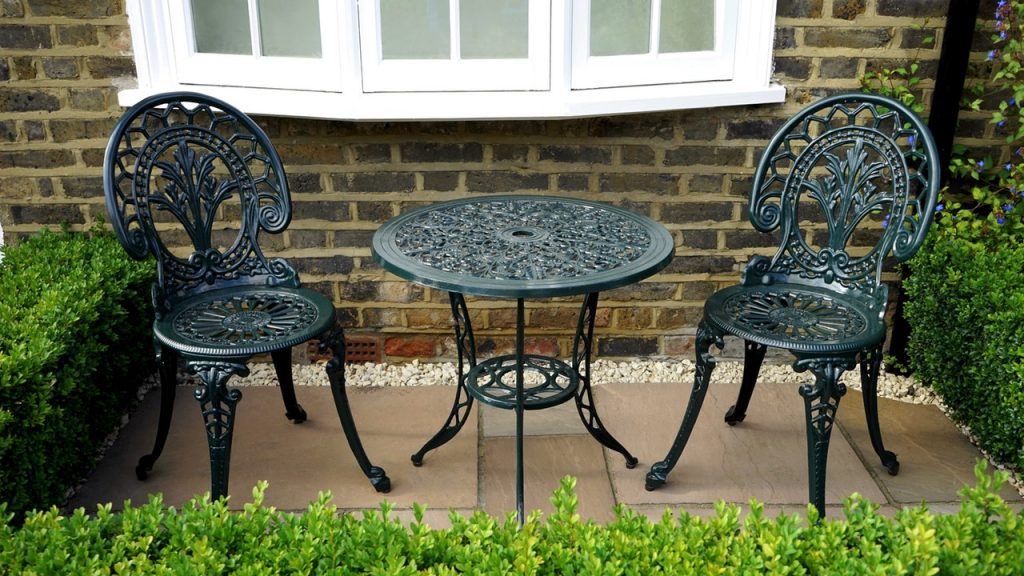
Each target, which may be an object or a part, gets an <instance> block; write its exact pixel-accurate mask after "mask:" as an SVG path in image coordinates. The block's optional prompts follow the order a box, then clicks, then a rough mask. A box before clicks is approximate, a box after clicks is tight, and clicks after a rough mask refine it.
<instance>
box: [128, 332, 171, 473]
mask: <svg viewBox="0 0 1024 576" xmlns="http://www.w3.org/2000/svg"><path fill="white" fill-rule="evenodd" d="M154 345H155V346H156V361H157V365H158V366H159V367H160V419H159V420H158V422H157V426H156V441H154V442H153V450H152V452H150V453H149V454H146V455H145V456H143V457H142V458H139V463H138V464H137V465H136V466H135V477H136V478H138V479H139V480H145V479H146V478H147V477H149V473H150V471H152V470H153V465H154V464H156V460H157V458H159V457H160V454H161V453H162V452H163V451H164V444H165V443H166V442H167V432H168V431H169V430H170V429H171V417H172V416H173V415H174V396H175V392H176V391H177V388H178V352H177V350H174V349H173V348H167V347H165V346H163V345H161V344H159V343H154Z"/></svg>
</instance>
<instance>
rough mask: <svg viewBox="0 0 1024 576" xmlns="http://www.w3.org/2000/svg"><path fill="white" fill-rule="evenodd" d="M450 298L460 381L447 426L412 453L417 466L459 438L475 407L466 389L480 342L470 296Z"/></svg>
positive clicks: (451, 293)
mask: <svg viewBox="0 0 1024 576" xmlns="http://www.w3.org/2000/svg"><path fill="white" fill-rule="evenodd" d="M448 300H449V301H450V302H451V307H452V326H453V327H454V329H455V347H456V348H457V349H458V353H459V366H458V368H459V382H458V386H457V387H456V390H455V402H454V403H453V404H452V410H451V412H450V413H449V414H448V419H447V420H445V423H444V426H442V427H441V429H440V430H438V431H437V433H436V434H434V437H433V438H431V439H430V440H427V443H426V444H424V445H423V447H422V448H420V450H419V452H417V453H415V454H413V455H412V463H413V465H415V466H421V465H422V464H423V456H424V455H426V453H427V452H430V451H431V450H433V449H434V448H439V447H441V446H443V445H444V444H445V443H447V442H448V441H449V440H451V439H452V438H454V437H455V435H456V434H458V433H459V430H462V427H463V425H465V424H466V417H467V416H469V410H470V408H472V407H473V397H472V396H470V394H469V391H468V390H467V388H466V376H467V375H468V374H469V371H470V369H472V368H473V367H474V366H476V341H475V340H474V339H473V326H472V325H471V324H470V322H469V311H468V310H467V309H466V299H465V298H464V297H463V296H462V294H458V293H455V292H449V293H448Z"/></svg>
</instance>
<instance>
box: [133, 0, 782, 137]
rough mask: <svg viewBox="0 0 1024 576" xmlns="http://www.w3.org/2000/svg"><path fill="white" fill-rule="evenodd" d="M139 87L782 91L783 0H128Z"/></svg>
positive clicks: (565, 111) (442, 103) (490, 97)
mask: <svg viewBox="0 0 1024 576" xmlns="http://www.w3.org/2000/svg"><path fill="white" fill-rule="evenodd" d="M126 2H127V8H128V16H129V23H130V25H131V31H132V40H133V47H134V51H135V61H136V68H137V70H138V86H137V87H135V88H130V89H124V90H122V91H121V92H120V95H119V97H120V100H121V103H122V104H125V105H128V104H131V103H133V102H135V101H137V100H139V99H140V98H142V97H144V96H146V95H148V94H152V93H155V92H163V91H167V90H196V91H200V92H205V93H208V94H211V95H214V96H218V97H221V98H223V99H225V100H227V101H229V102H232V103H233V104H235V105H237V106H239V107H240V108H242V109H243V110H245V111H247V112H250V113H254V114H272V115H282V116H305V117H319V118H337V119H350V120H429V119H512V118H568V117H582V116H594V115H608V114H623V113H632V112H648V111H656V110H671V109H681V108H700V107H713V106H727V105H741V104H754V103H765V102H780V101H782V100H783V98H784V96H785V91H784V89H783V88H782V87H781V86H778V85H773V84H771V83H770V75H771V64H772V38H773V33H774V19H775V1H774V0H358V2H357V1H356V0H126Z"/></svg>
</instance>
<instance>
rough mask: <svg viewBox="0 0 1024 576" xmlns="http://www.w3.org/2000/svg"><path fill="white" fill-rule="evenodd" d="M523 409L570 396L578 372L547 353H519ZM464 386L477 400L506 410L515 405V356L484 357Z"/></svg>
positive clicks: (563, 399) (569, 397)
mask: <svg viewBox="0 0 1024 576" xmlns="http://www.w3.org/2000/svg"><path fill="white" fill-rule="evenodd" d="M523 380H524V383H523V409H524V410H540V409H542V408H549V407H551V406H557V405H559V404H562V403H564V402H566V401H568V400H569V399H571V398H574V397H575V395H576V390H578V389H579V386H580V376H579V373H577V372H576V370H574V369H573V368H572V366H570V365H568V364H566V363H565V362H562V361H561V360H558V359H556V358H551V357H549V356H541V355H538V354H526V355H524V356H523ZM466 387H467V389H468V390H469V393H470V394H472V395H473V396H474V397H475V398H476V399H477V400H479V401H481V402H483V403H484V404H487V405H488V406H494V407H496V408H504V409H507V410H512V409H515V407H516V356H515V355H514V354H508V355H504V356H496V357H494V358H489V359H487V360H484V361H482V362H480V363H479V364H477V365H476V366H474V367H473V369H472V370H470V372H469V374H468V375H467V377H466Z"/></svg>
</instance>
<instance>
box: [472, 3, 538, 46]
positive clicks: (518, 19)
mask: <svg viewBox="0 0 1024 576" xmlns="http://www.w3.org/2000/svg"><path fill="white" fill-rule="evenodd" d="M528 14H529V7H528V0H462V2H460V3H459V40H460V42H461V44H460V46H461V54H460V56H462V57H463V58H466V59H472V58H526V57H527V56H528V55H529V50H528V48H527V40H528V38H529V34H528V33H527V32H528V22H527V16H528Z"/></svg>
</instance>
